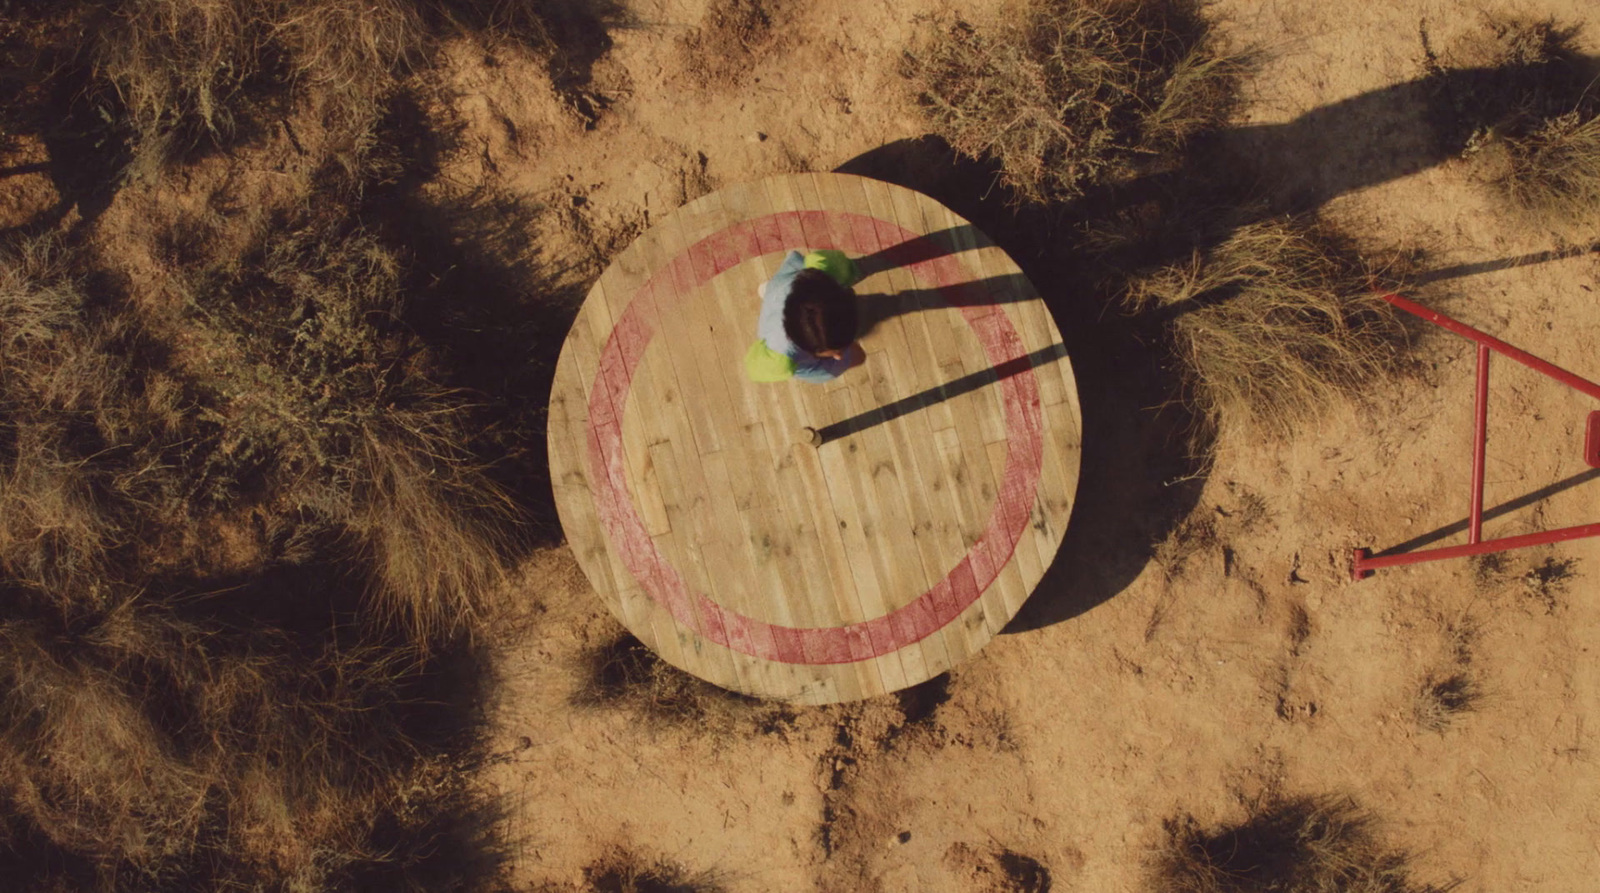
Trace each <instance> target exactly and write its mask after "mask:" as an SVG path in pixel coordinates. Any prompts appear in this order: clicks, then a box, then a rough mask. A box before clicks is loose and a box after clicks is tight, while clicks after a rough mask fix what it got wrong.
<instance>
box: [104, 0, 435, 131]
mask: <svg viewBox="0 0 1600 893" xmlns="http://www.w3.org/2000/svg"><path fill="white" fill-rule="evenodd" d="M425 39H426V32H425V31H424V29H423V22H422V19H421V17H420V16H419V15H418V14H417V12H416V10H415V8H414V6H413V4H411V3H409V2H405V0H270V2H257V0H123V2H120V3H115V4H112V5H111V11H110V18H109V21H107V22H105V23H104V24H103V25H102V27H101V28H100V29H99V33H98V34H97V42H96V45H95V47H94V49H93V51H92V52H93V61H94V65H95V67H96V68H97V70H98V71H99V72H100V73H101V75H102V76H103V77H105V78H106V79H107V80H109V81H110V82H111V84H113V85H114V86H115V88H116V89H117V91H118V93H119V94H120V95H121V97H122V99H123V102H124V104H125V106H126V109H127V115H128V117H129V118H130V120H131V123H132V125H133V128H134V130H135V131H136V132H137V134H138V142H139V146H140V151H141V154H143V155H144V157H145V158H146V159H147V161H150V162H156V163H160V162H164V161H166V160H168V159H169V158H171V157H173V156H175V155H177V154H180V153H181V152H183V151H185V150H186V149H188V148H189V147H191V146H193V145H195V144H197V143H200V142H202V141H206V140H209V141H211V142H214V143H216V144H221V145H226V144H228V143H229V142H230V141H231V140H233V139H234V138H235V137H236V136H240V135H246V136H247V135H248V130H249V129H250V128H251V127H255V126H260V124H261V123H262V122H264V121H265V120H267V119H269V118H270V117H273V115H272V114H270V113H271V112H273V111H274V110H275V111H276V112H277V114H278V115H281V114H282V113H283V112H285V111H287V108H286V105H287V104H288V103H291V102H295V101H302V102H306V103H308V104H309V107H310V108H311V109H313V110H314V111H315V113H316V116H317V118H319V119H320V123H321V124H322V126H323V127H324V128H326V129H327V131H328V132H329V133H330V134H332V135H333V136H334V140H333V142H334V143H335V152H336V153H351V152H355V151H358V150H359V149H361V148H364V147H363V146H362V145H361V144H362V142H363V141H364V140H365V139H366V137H367V134H368V133H369V132H370V130H371V127H372V125H373V124H374V123H375V122H376V121H377V119H378V117H379V116H380V114H381V112H382V109H383V105H384V103H385V102H386V100H387V99H388V97H389V96H390V95H391V94H392V92H393V91H394V89H395V87H396V86H397V85H398V81H397V78H398V76H399V75H402V74H404V73H405V72H406V71H407V69H408V68H409V67H410V66H412V65H414V64H416V63H417V61H418V60H419V59H420V57H421V55H422V53H423V49H424V44H425ZM241 130H243V131H245V132H244V133H241Z"/></svg>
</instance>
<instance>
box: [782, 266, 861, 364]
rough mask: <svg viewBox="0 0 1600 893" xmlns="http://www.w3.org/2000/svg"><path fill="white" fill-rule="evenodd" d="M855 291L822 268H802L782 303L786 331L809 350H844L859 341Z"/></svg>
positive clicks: (800, 345) (802, 348)
mask: <svg viewBox="0 0 1600 893" xmlns="http://www.w3.org/2000/svg"><path fill="white" fill-rule="evenodd" d="M859 324H860V323H859V320H858V318H857V316H856V293H855V292H853V291H851V290H850V289H848V288H845V287H844V286H842V285H840V284H839V283H838V282H837V281H835V280H834V278H833V277H832V276H829V275H828V274H827V273H824V272H822V271H821V270H801V271H800V273H799V275H797V276H795V277H794V282H793V284H792V285H790V287H789V300H788V302H787V303H785V304H784V306H783V333H784V334H785V335H788V336H789V340H790V341H793V342H794V343H795V346H796V347H799V348H800V349H801V350H803V351H805V352H807V353H813V354H814V353H818V352H820V351H824V350H844V349H845V348H846V347H849V346H850V345H851V343H853V342H854V341H855V340H856V327H857V326H858V325H859Z"/></svg>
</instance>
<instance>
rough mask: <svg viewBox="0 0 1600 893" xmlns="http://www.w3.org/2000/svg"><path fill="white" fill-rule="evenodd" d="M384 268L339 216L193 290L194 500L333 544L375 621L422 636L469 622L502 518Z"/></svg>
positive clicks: (481, 603)
mask: <svg viewBox="0 0 1600 893" xmlns="http://www.w3.org/2000/svg"><path fill="white" fill-rule="evenodd" d="M402 274H403V270H402V264H401V260H400V258H399V257H398V256H397V255H396V254H395V253H394V252H393V251H392V250H391V249H389V248H387V247H385V246H384V245H382V244H381V243H379V242H378V241H377V239H376V238H375V237H374V236H372V235H371V234H370V233H368V232H366V231H364V230H362V229H361V228H359V227H355V226H352V225H351V224H349V223H348V222H343V221H335V222H332V223H327V222H323V223H318V222H306V223H302V224H301V225H298V226H285V227H283V228H282V229H279V230H277V231H274V232H273V233H271V234H269V236H268V237H267V238H266V240H265V241H264V243H263V244H262V245H261V246H260V248H259V249H258V250H257V251H255V252H253V253H252V254H251V255H250V256H248V257H247V258H246V259H245V261H244V262H243V264H241V265H240V266H239V267H238V268H236V269H221V270H214V271H212V273H211V275H209V276H205V277H201V279H200V280H199V281H198V282H197V283H196V285H195V286H194V292H193V306H194V309H195V321H196V322H198V323H200V326H201V328H200V331H202V332H203V333H205V336H206V338H207V341H208V343H205V344H204V346H203V348H201V349H200V350H197V351H196V352H195V355H194V356H193V357H191V363H192V368H194V369H196V370H198V371H199V372H200V375H201V378H202V379H203V380H204V381H205V382H206V383H207V393H206V397H205V400H204V403H205V404H206V405H205V407H204V412H205V414H206V416H207V417H208V418H211V419H213V420H214V423H215V425H216V427H217V431H216V434H215V436H214V438H213V444H214V449H213V450H212V451H211V453H210V454H209V456H208V457H207V462H206V464H204V465H203V466H201V470H200V473H201V475H203V477H204V484H205V489H204V492H205V493H206V494H208V495H209V496H210V498H212V499H214V500H217V501H218V502H219V503H223V504H226V503H228V502H230V501H236V500H240V499H244V500H253V501H257V502H267V503H270V504H272V506H273V508H274V510H275V512H277V513H287V514H288V515H290V516H291V517H294V518H297V519H299V523H302V524H307V525H311V526H312V527H313V528H322V529H325V530H327V531H328V532H329V533H330V534H331V535H333V536H336V537H338V538H340V539H343V540H345V541H347V542H349V543H350V545H351V546H353V548H354V551H355V552H356V553H357V554H358V555H359V556H360V557H361V559H363V561H364V563H365V564H366V565H367V566H368V567H369V568H370V578H371V587H370V596H369V604H370V607H371V608H372V610H373V611H374V613H375V615H376V616H378V617H379V618H381V619H383V620H385V621H388V622H390V623H392V624H394V625H396V626H398V627H400V628H403V629H407V630H410V631H411V632H412V633H413V635H415V636H416V637H417V638H419V639H420V640H424V641H426V640H432V639H435V638H438V637H440V636H446V637H447V636H448V635H450V634H453V633H456V632H460V631H462V630H465V629H471V628H474V627H475V626H477V625H478V624H479V623H480V622H481V621H482V620H483V619H484V615H485V612H486V611H488V610H490V607H491V605H490V599H491V598H492V596H493V595H494V592H495V590H496V588H497V587H498V586H499V584H500V583H501V582H502V572H503V567H502V560H501V555H502V553H503V551H504V550H505V549H506V548H507V543H508V537H509V532H508V531H509V526H510V524H511V521H512V518H513V516H514V515H515V510H514V507H513V506H512V505H511V503H510V501H509V500H508V498H507V497H506V495H505V493H504V492H503V491H502V490H501V489H500V488H499V487H498V486H496V485H495V484H494V483H493V482H492V481H491V480H490V479H489V478H488V477H487V476H485V475H484V473H483V469H482V467H481V466H480V465H479V464H478V463H477V462H476V461H475V460H474V459H473V457H472V455H471V454H470V452H469V450H468V446H467V445H468V444H469V443H470V441H471V439H472V436H471V434H470V433H469V429H470V425H471V419H470V405H469V404H468V403H467V402H466V400H465V399H464V398H463V396H462V395H458V394H455V393H453V392H451V391H449V390H448V389H446V388H443V387H441V386H440V385H438V384H436V383H435V382H434V381H433V379H432V377H431V376H430V374H429V369H428V367H427V362H428V358H427V357H428V355H427V353H426V352H425V351H424V349H423V346H422V345H421V344H420V343H419V342H418V341H417V339H416V338H415V337H414V336H413V335H412V334H411V333H410V331H409V329H408V328H407V327H406V326H405V325H404V323H403V314H404V312H405V297H404V292H403V289H402V282H401V280H402Z"/></svg>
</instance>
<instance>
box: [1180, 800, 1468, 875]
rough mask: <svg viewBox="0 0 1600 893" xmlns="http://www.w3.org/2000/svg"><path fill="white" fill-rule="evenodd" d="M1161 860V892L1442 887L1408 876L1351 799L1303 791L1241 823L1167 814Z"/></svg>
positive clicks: (1259, 808) (1402, 859)
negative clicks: (1211, 823)
mask: <svg viewBox="0 0 1600 893" xmlns="http://www.w3.org/2000/svg"><path fill="white" fill-rule="evenodd" d="M1166 824H1167V831H1168V840H1167V845H1166V847H1165V849H1164V850H1163V851H1162V852H1160V853H1159V854H1158V855H1157V857H1156V859H1155V865H1154V869H1155V870H1154V872H1153V881H1154V883H1153V889H1155V890H1158V891H1160V893H1334V891H1338V893H1444V891H1446V890H1449V889H1451V888H1452V887H1454V886H1455V885H1454V884H1449V885H1446V886H1443V887H1440V886H1436V885H1433V884H1418V883H1416V882H1415V881H1412V880H1411V877H1410V871H1409V869H1408V867H1407V858H1406V855H1405V854H1404V853H1402V852H1400V851H1397V850H1395V849H1392V848H1390V847H1389V846H1388V845H1386V844H1385V843H1384V842H1383V841H1382V840H1381V839H1379V837H1378V835H1377V834H1376V832H1375V831H1374V828H1373V820H1372V817H1371V816H1370V815H1368V814H1367V813H1366V812H1365V811H1364V810H1362V809H1361V808H1360V807H1359V806H1358V805H1357V804H1356V803H1355V802H1354V801H1353V800H1350V799H1349V798H1343V797H1299V798H1292V799H1281V800H1272V801H1268V802H1263V803H1258V804H1256V805H1255V806H1254V807H1253V808H1252V810H1251V812H1250V815H1249V816H1248V817H1247V818H1246V819H1245V820H1244V821H1243V822H1241V823H1239V824H1237V825H1225V826H1221V827H1217V828H1210V829H1207V828H1202V827H1200V825H1199V824H1198V823H1197V822H1195V820H1194V819H1193V818H1192V817H1187V816H1186V817H1183V818H1181V819H1175V820H1168V822H1167V823H1166Z"/></svg>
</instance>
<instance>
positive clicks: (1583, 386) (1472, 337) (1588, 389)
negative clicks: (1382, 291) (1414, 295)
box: [1383, 295, 1600, 400]
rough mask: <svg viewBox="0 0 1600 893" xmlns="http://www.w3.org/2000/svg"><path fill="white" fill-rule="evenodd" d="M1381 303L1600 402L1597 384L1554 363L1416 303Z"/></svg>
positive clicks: (1392, 297)
mask: <svg viewBox="0 0 1600 893" xmlns="http://www.w3.org/2000/svg"><path fill="white" fill-rule="evenodd" d="M1383 299H1384V300H1385V301H1388V302H1389V303H1391V304H1393V305H1394V306H1396V307H1399V308H1400V309H1401V310H1404V311H1405V312H1407V313H1409V314H1411V315H1412V316H1420V317H1421V318H1423V319H1425V320H1427V321H1428V322H1431V323H1433V324H1434V325H1437V326H1439V327H1440V328H1444V329H1449V330H1450V331H1452V332H1455V333H1456V334H1457V335H1460V336H1461V337H1463V338H1466V339H1468V340H1469V341H1475V342H1477V343H1478V344H1479V345H1480V346H1483V347H1487V348H1489V349H1490V350H1492V351H1494V352H1495V353H1498V354H1501V355H1503V356H1507V357H1510V358H1511V359H1513V360H1516V361H1517V362H1519V363H1521V364H1522V365H1524V366H1527V367H1528V368H1529V369H1533V370H1536V371H1538V372H1543V373H1544V374H1545V375H1548V376H1550V377H1551V378H1553V379H1555V380H1556V381H1559V382H1561V383H1562V384H1564V385H1566V386H1568V387H1570V388H1574V389H1576V390H1579V391H1582V392H1583V393H1585V394H1588V395H1589V396H1591V397H1593V398H1595V399H1596V400H1600V384H1595V383H1594V382H1592V381H1590V380H1589V379H1587V378H1582V377H1580V376H1577V375H1573V374H1572V373H1571V372H1568V371H1567V370H1565V369H1563V368H1561V367H1560V366H1557V365H1555V364H1554V363H1550V362H1547V361H1545V360H1541V359H1539V358H1538V357H1536V356H1534V355H1533V354H1531V353H1528V352H1527V351H1525V350H1518V349H1517V348H1515V347H1512V346H1511V345H1509V344H1507V343H1505V342H1504V341H1501V340H1500V339H1499V338H1496V337H1494V336H1492V335H1485V334H1484V333H1482V332H1480V331H1478V330H1477V329H1474V328H1473V327H1472V326H1469V325H1467V324H1466V323H1463V322H1458V321H1456V320H1454V319H1451V318H1450V317H1448V316H1445V315H1444V314H1443V313H1440V312H1439V311H1437V310H1432V309H1429V308H1427V307H1424V306H1422V305H1421V304H1418V303H1416V302H1415V301H1411V300H1408V299H1406V298H1402V297H1400V296H1399V295H1383Z"/></svg>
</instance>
